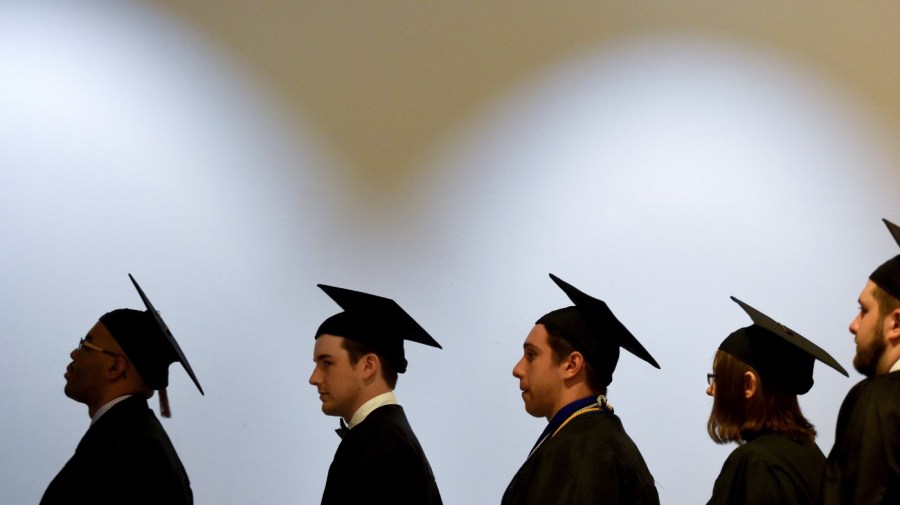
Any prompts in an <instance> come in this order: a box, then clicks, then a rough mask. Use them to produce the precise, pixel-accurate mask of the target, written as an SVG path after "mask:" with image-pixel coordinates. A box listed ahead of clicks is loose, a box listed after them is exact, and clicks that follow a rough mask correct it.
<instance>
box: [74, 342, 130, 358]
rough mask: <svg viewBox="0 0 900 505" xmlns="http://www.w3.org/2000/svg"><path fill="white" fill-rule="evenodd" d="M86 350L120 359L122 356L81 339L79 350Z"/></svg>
mask: <svg viewBox="0 0 900 505" xmlns="http://www.w3.org/2000/svg"><path fill="white" fill-rule="evenodd" d="M85 348H87V349H90V350H91V351H97V352H102V353H103V354H109V355H110V356H113V357H116V358H118V357H119V356H121V355H120V354H116V353H114V352H112V351H107V350H106V349H104V348H102V347H100V346H99V345H95V344H92V343H90V342H88V341H87V340H85V339H83V338H82V339H81V340H79V341H78V350H79V351H83V350H84V349H85Z"/></svg>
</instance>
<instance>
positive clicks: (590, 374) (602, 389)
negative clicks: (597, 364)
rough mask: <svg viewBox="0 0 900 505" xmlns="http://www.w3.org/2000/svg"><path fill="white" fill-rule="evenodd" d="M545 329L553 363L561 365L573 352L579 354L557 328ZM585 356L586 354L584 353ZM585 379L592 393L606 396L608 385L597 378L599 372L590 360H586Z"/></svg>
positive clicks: (546, 326)
mask: <svg viewBox="0 0 900 505" xmlns="http://www.w3.org/2000/svg"><path fill="white" fill-rule="evenodd" d="M544 328H546V329H547V343H548V344H549V345H550V350H551V351H553V353H552V355H553V363H554V364H557V365H558V364H559V363H560V362H561V361H562V360H563V358H565V357H567V356H568V355H570V354H572V353H573V352H579V351H578V350H577V349H575V348H574V347H572V344H570V343H569V341H568V340H566V338H565V337H564V336H563V333H562V332H561V331H559V330H558V329H557V328H554V327H552V326H548V325H544ZM582 356H584V353H582ZM584 379H585V382H586V383H587V385H588V387H589V388H591V391H593V392H594V393H596V394H598V395H606V386H607V385H606V384H601V383H600V380H599V379H598V378H597V372H596V370H594V367H593V366H591V364H590V363H589V362H588V360H586V359H585V360H584Z"/></svg>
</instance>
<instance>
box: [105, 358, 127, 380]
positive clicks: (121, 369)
mask: <svg viewBox="0 0 900 505" xmlns="http://www.w3.org/2000/svg"><path fill="white" fill-rule="evenodd" d="M127 369H128V362H127V361H125V358H123V357H121V356H116V357H114V358H113V359H112V361H111V362H110V364H109V367H107V369H106V378H108V379H110V380H115V379H118V378H120V377H122V378H124V377H125V375H126V374H125V372H126V371H127Z"/></svg>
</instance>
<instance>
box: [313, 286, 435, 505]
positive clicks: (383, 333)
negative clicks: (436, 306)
mask: <svg viewBox="0 0 900 505" xmlns="http://www.w3.org/2000/svg"><path fill="white" fill-rule="evenodd" d="M319 287H320V288H322V290H323V291H325V293H327V294H328V296H330V297H331V298H332V299H333V300H334V301H335V302H337V304H338V305H340V306H341V308H342V309H344V311H343V312H340V313H338V314H335V315H334V316H331V317H329V318H328V319H326V320H325V322H323V323H322V324H321V326H319V329H318V331H316V343H315V348H314V351H313V360H314V361H315V363H316V367H315V369H314V370H313V372H312V375H311V376H310V378H309V383H310V384H312V385H313V386H315V387H316V389H317V390H318V393H319V399H320V400H321V401H322V412H324V413H325V414H328V415H330V416H339V417H340V418H341V423H340V424H341V428H340V429H339V430H338V434H339V435H340V436H341V443H340V445H339V446H338V449H337V452H336V453H335V455H334V461H332V463H331V467H330V468H329V469H328V480H327V481H326V483H325V491H324V493H323V495H322V503H323V504H325V505H349V504H353V503H373V504H388V503H393V504H410V505H417V504H422V505H436V504H440V503H441V495H440V492H439V491H438V487H437V482H436V481H435V478H434V474H433V473H432V471H431V465H429V464H428V459H427V458H426V457H425V452H424V451H423V450H422V446H421V445H420V444H419V440H418V439H417V438H416V435H415V434H414V433H413V430H412V428H411V427H410V425H409V422H407V420H406V414H405V413H404V412H403V408H402V407H401V406H400V405H398V404H397V399H396V397H395V395H394V388H395V386H396V384H397V374H398V373H403V372H405V371H406V365H407V361H406V358H405V356H404V351H403V341H404V340H411V341H414V342H418V343H421V344H425V345H429V346H433V347H437V348H440V347H441V346H440V345H439V344H438V343H437V342H436V341H435V340H434V339H433V338H431V336H430V335H429V334H428V333H427V332H426V331H425V330H424V329H423V328H422V327H421V326H419V324H418V323H416V321H415V320H413V319H412V317H410V316H409V315H408V314H407V313H406V312H405V311H404V310H403V309H402V308H400V306H399V305H397V303H396V302H394V301H393V300H390V299H388V298H383V297H380V296H375V295H370V294H367V293H361V292H358V291H351V290H349V289H343V288H336V287H332V286H325V285H322V284H320V285H319Z"/></svg>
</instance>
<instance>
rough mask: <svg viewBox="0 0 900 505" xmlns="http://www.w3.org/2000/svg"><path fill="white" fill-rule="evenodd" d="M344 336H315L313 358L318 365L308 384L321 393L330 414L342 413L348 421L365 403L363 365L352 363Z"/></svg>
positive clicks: (323, 403) (325, 410)
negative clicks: (361, 373) (345, 345)
mask: <svg viewBox="0 0 900 505" xmlns="http://www.w3.org/2000/svg"><path fill="white" fill-rule="evenodd" d="M343 342H344V338H343V337H338V336H335V335H329V334H327V333H326V334H324V335H320V336H319V337H318V338H317V339H316V345H315V347H314V348H313V361H315V362H316V367H315V368H314V369H313V372H312V375H310V377H309V383H310V384H312V385H313V386H315V387H316V390H318V392H319V400H321V401H322V412H324V413H325V414H327V415H329V416H341V417H343V418H344V419H345V420H349V419H350V418H351V417H353V414H354V413H355V412H356V410H357V409H358V408H359V407H360V406H361V405H362V404H363V403H364V402H362V401H361V398H362V394H363V381H362V377H361V375H360V372H361V367H359V366H357V365H360V363H357V364H355V365H354V364H351V363H350V354H349V353H348V352H347V349H344V345H343Z"/></svg>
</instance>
